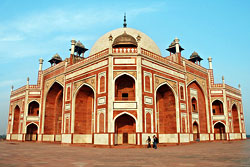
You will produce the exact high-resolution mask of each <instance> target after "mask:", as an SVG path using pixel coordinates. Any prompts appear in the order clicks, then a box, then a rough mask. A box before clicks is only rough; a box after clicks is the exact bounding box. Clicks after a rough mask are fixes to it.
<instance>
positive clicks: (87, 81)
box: [73, 76, 96, 95]
mask: <svg viewBox="0 0 250 167" xmlns="http://www.w3.org/2000/svg"><path fill="white" fill-rule="evenodd" d="M83 84H87V85H89V86H91V87H92V88H93V89H94V91H95V92H96V76H92V77H89V78H85V79H82V80H79V81H76V82H74V85H73V94H74V95H75V94H76V92H77V90H78V89H79V87H81V86H82V85H83Z"/></svg>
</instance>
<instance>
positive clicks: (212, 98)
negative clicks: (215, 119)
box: [211, 97, 224, 103]
mask: <svg viewBox="0 0 250 167" xmlns="http://www.w3.org/2000/svg"><path fill="white" fill-rule="evenodd" d="M215 100H219V101H221V102H222V103H224V99H223V97H211V102H212V103H213V102H214V101H215Z"/></svg>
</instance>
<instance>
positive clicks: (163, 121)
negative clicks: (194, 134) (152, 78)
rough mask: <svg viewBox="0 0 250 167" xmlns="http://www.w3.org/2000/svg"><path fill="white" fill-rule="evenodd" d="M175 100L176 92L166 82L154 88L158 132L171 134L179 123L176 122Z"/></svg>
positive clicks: (175, 130)
mask: <svg viewBox="0 0 250 167" xmlns="http://www.w3.org/2000/svg"><path fill="white" fill-rule="evenodd" d="M177 102H178V99H177V96H176V92H175V91H174V89H173V88H172V87H171V86H170V85H169V84H168V83H167V82H164V83H162V84H160V85H159V86H158V87H157V88H156V91H155V108H156V111H158V120H159V122H158V128H157V129H158V133H161V134H171V133H176V132H177V129H178V127H177V126H178V125H177V124H179V122H177V114H178V110H177V105H176V104H177ZM156 120H157V118H156Z"/></svg>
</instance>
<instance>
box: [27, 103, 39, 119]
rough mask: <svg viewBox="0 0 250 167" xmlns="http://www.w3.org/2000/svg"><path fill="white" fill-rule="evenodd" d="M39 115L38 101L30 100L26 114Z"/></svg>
mask: <svg viewBox="0 0 250 167" xmlns="http://www.w3.org/2000/svg"><path fill="white" fill-rule="evenodd" d="M38 115H39V103H38V102H36V101H32V102H30V103H29V107H28V116H38Z"/></svg>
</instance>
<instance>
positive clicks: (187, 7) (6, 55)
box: [0, 0, 250, 134]
mask: <svg viewBox="0 0 250 167" xmlns="http://www.w3.org/2000/svg"><path fill="white" fill-rule="evenodd" d="M249 9H250V1H248V0H241V1H236V0H220V1H217V0H210V1H201V0H176V1H173V0H165V1H159V0H154V1H152V0H144V1H136V0H126V1H118V0H117V1H108V0H105V1H81V0H79V1H74V2H72V1H66V0H53V1H51V0H43V1H34V0H22V1H19V0H16V1H14V0H1V3H0V134H5V133H6V129H7V120H8V112H9V101H10V89H11V85H14V89H16V88H19V87H21V86H23V85H25V84H26V79H27V77H29V78H30V84H35V83H36V79H37V73H38V67H39V62H38V60H39V58H43V59H44V66H43V69H46V68H48V67H49V66H50V64H49V63H48V60H49V59H50V58H51V57H52V56H53V55H54V54H56V53H58V54H59V55H60V56H61V57H62V58H63V59H65V58H67V57H69V54H70V52H69V48H70V45H71V43H70V40H71V39H72V38H74V39H76V40H80V41H81V42H82V43H83V44H84V45H85V46H86V47H87V48H88V49H91V47H92V46H93V44H94V43H95V41H96V40H97V39H98V38H99V37H101V36H102V35H103V34H105V33H106V32H109V31H111V30H113V29H116V28H120V27H122V24H123V15H124V12H126V15H127V24H128V27H130V28H135V29H138V30H140V31H142V32H144V33H145V34H147V35H148V36H149V37H151V38H152V39H153V40H154V41H155V42H156V44H157V45H158V47H159V48H160V50H161V53H162V56H164V57H165V56H167V55H168V52H167V51H166V50H165V49H166V48H167V47H168V45H169V44H170V43H171V42H172V41H173V39H174V38H176V37H178V38H179V39H180V44H181V46H182V47H183V48H184V49H185V50H184V51H183V52H182V56H184V57H186V58H189V56H190V55H191V54H192V52H193V51H196V52H198V54H199V55H200V56H201V57H202V58H203V59H204V60H203V61H202V62H201V64H202V66H204V67H206V68H208V62H207V58H208V57H212V58H213V69H214V77H215V82H216V83H221V78H222V76H224V77H225V82H226V84H229V85H231V86H233V87H236V88H237V87H238V84H241V89H242V98H243V110H244V114H245V123H246V130H247V134H250V113H249V111H250V84H249V83H250V65H249V63H250V54H249V53H248V48H249V47H250V42H249V39H250V21H249V20H250V10H249ZM88 54H89V51H88V52H86V54H85V55H87V56H88Z"/></svg>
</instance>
